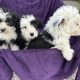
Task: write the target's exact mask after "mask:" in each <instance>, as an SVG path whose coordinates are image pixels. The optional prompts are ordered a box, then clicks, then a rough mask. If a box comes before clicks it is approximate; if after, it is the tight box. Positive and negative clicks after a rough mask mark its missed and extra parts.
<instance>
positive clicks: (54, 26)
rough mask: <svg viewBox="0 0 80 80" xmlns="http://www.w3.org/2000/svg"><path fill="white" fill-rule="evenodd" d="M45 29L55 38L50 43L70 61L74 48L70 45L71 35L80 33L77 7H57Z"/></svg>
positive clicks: (79, 17) (79, 18)
mask: <svg viewBox="0 0 80 80" xmlns="http://www.w3.org/2000/svg"><path fill="white" fill-rule="evenodd" d="M44 31H46V32H48V33H49V34H50V35H51V36H52V37H53V38H54V40H53V41H52V42H50V43H52V44H53V45H55V48H57V49H59V50H61V51H62V54H63V56H64V58H65V59H66V60H68V61H70V60H71V59H72V57H73V53H74V50H73V49H71V46H70V41H69V39H70V37H71V36H78V35H80V14H79V11H78V9H77V8H76V7H73V6H68V5H64V6H62V7H60V8H59V9H57V10H56V11H55V13H54V14H53V16H52V17H50V19H49V21H48V22H47V24H46V26H45V28H44Z"/></svg>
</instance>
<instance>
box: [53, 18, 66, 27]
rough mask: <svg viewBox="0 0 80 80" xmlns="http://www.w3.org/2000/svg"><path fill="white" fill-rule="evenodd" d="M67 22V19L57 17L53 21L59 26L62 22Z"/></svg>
mask: <svg viewBox="0 0 80 80" xmlns="http://www.w3.org/2000/svg"><path fill="white" fill-rule="evenodd" d="M64 23H65V19H64V18H62V19H56V20H55V21H54V23H53V26H59V25H60V24H64Z"/></svg>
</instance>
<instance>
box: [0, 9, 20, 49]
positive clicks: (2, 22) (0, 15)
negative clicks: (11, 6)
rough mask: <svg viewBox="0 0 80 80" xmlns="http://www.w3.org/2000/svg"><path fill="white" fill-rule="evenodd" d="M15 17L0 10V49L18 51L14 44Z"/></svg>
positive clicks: (15, 35)
mask: <svg viewBox="0 0 80 80" xmlns="http://www.w3.org/2000/svg"><path fill="white" fill-rule="evenodd" d="M17 22H18V19H17V16H16V15H15V14H12V13H11V12H4V10H3V9H2V8H1V9H0V49H11V50H19V48H18V46H17V45H16V44H15V43H16V42H15V41H16V39H17V34H18V32H17V31H18V30H17V29H18V26H17Z"/></svg>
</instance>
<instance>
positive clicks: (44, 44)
mask: <svg viewBox="0 0 80 80" xmlns="http://www.w3.org/2000/svg"><path fill="white" fill-rule="evenodd" d="M52 41H53V37H52V36H51V35H50V34H49V33H48V32H46V31H43V32H42V33H40V34H39V35H38V37H36V38H35V39H33V40H32V41H31V42H30V44H29V46H28V49H49V48H51V47H53V46H54V45H52V43H51V42H52Z"/></svg>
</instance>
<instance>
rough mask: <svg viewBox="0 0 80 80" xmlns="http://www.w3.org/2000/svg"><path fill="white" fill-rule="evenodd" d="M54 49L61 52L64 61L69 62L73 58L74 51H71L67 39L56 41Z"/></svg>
mask: <svg viewBox="0 0 80 80" xmlns="http://www.w3.org/2000/svg"><path fill="white" fill-rule="evenodd" d="M55 48H57V49H59V50H61V51H62V54H63V57H64V58H65V59H66V60H68V61H70V60H71V59H72V58H73V53H74V50H73V49H71V47H70V43H69V39H68V38H61V39H59V40H57V44H56V46H55Z"/></svg>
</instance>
